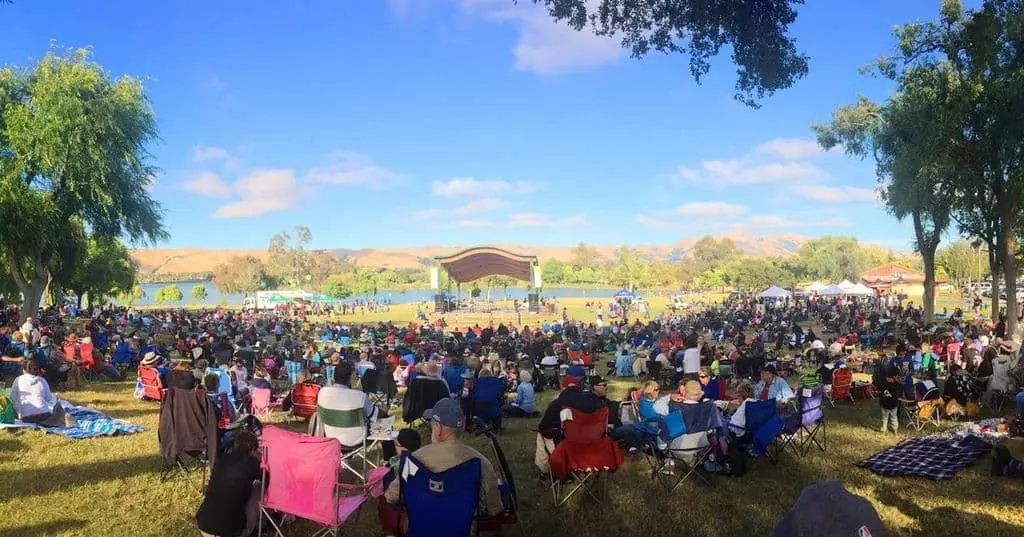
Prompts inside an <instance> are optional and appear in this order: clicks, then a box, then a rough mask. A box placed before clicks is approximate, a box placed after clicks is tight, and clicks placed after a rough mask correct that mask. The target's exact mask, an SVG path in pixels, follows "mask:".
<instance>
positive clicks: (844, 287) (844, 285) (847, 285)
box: [836, 280, 857, 291]
mask: <svg viewBox="0 0 1024 537" xmlns="http://www.w3.org/2000/svg"><path fill="white" fill-rule="evenodd" d="M836 287H838V288H840V289H842V290H843V291H849V290H850V289H853V288H855V287H857V285H856V284H855V283H853V282H851V281H850V280H843V281H841V282H839V283H838V284H837V285H836Z"/></svg>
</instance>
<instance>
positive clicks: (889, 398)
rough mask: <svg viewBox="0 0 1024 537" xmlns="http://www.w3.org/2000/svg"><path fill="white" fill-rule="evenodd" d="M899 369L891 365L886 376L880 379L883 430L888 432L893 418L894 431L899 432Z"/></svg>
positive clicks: (879, 402) (879, 389)
mask: <svg viewBox="0 0 1024 537" xmlns="http://www.w3.org/2000/svg"><path fill="white" fill-rule="evenodd" d="M899 375H900V373H899V370H898V369H896V368H895V367H890V368H889V371H888V372H887V373H886V376H885V377H884V378H880V379H878V386H877V388H878V394H879V395H878V404H879V405H880V406H881V407H882V432H883V433H884V432H886V430H887V429H888V425H889V420H890V419H891V420H892V432H894V433H897V434H898V433H899V429H900V422H899V417H898V410H899V405H900V401H899V394H900V383H899Z"/></svg>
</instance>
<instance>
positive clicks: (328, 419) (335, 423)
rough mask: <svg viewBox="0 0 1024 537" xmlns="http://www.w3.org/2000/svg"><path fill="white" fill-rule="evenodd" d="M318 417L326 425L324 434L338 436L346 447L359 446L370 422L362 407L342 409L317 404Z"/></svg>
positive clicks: (339, 440) (364, 437)
mask: <svg viewBox="0 0 1024 537" xmlns="http://www.w3.org/2000/svg"><path fill="white" fill-rule="evenodd" d="M325 393H326V392H325ZM316 417H317V419H318V420H319V421H320V424H321V425H323V427H324V436H330V437H332V438H337V439H338V442H340V443H341V444H342V445H343V446H345V447H356V446H359V445H361V444H362V443H363V440H365V439H366V433H367V426H368V422H367V419H366V410H365V409H363V408H362V407H359V408H344V409H341V408H326V407H324V406H323V405H317V406H316Z"/></svg>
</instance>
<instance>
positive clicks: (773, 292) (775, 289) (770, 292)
mask: <svg viewBox="0 0 1024 537" xmlns="http://www.w3.org/2000/svg"><path fill="white" fill-rule="evenodd" d="M790 296H792V293H790V292H789V291H787V290H785V289H783V288H781V287H779V286H778V285H773V286H771V287H769V288H767V289H765V290H764V291H763V292H762V293H761V294H759V295H757V297H758V298H789V297H790Z"/></svg>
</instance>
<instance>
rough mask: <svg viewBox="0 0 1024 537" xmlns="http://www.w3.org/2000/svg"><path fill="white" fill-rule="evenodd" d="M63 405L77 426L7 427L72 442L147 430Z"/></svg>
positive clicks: (31, 425) (101, 414)
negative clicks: (43, 432) (38, 431)
mask: <svg viewBox="0 0 1024 537" xmlns="http://www.w3.org/2000/svg"><path fill="white" fill-rule="evenodd" d="M61 404H63V405H64V411H65V412H67V413H68V415H70V416H71V417H73V418H75V420H76V421H77V422H78V424H77V425H76V426H74V427H48V426H43V425H38V424H35V423H24V422H21V421H17V422H15V423H14V424H12V425H8V426H7V427H25V428H32V429H42V430H43V431H45V432H47V433H53V434H59V435H61V436H63V437H66V438H70V439H72V440H81V439H83V438H95V437H97V436H115V435H125V434H135V433H140V432H142V431H144V430H145V429H144V428H143V427H142V426H139V425H135V424H133V423H129V422H127V421H124V420H119V419H114V418H111V417H110V416H108V415H106V414H104V413H102V412H100V411H98V410H95V409H92V408H88V407H84V406H75V405H72V404H71V403H68V402H67V401H64V400H61Z"/></svg>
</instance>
